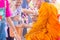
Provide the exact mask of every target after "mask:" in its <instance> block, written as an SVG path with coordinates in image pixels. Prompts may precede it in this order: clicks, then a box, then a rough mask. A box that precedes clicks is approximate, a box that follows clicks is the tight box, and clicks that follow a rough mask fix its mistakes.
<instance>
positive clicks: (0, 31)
mask: <svg viewBox="0 0 60 40" xmlns="http://www.w3.org/2000/svg"><path fill="white" fill-rule="evenodd" d="M0 15H1V16H2V19H1V20H0V40H5V38H6V34H5V22H6V21H5V8H0Z"/></svg>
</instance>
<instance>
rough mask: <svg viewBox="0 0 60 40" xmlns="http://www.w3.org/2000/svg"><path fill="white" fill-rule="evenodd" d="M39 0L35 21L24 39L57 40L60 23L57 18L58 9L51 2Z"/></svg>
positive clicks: (59, 32)
mask: <svg viewBox="0 0 60 40" xmlns="http://www.w3.org/2000/svg"><path fill="white" fill-rule="evenodd" d="M38 1H41V3H40V8H39V10H38V13H39V15H38V18H37V21H36V22H35V23H34V24H33V26H32V29H31V30H30V31H29V33H27V34H26V35H25V38H26V40H57V38H58V37H60V24H59V21H58V18H57V15H58V11H57V9H56V7H55V6H54V5H53V4H50V3H48V2H45V1H44V0H37V2H38Z"/></svg>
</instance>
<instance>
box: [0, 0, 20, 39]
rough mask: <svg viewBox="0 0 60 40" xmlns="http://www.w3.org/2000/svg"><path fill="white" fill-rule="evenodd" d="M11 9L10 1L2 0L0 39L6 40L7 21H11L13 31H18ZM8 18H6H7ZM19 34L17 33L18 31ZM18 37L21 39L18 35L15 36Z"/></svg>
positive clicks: (0, 7)
mask: <svg viewBox="0 0 60 40" xmlns="http://www.w3.org/2000/svg"><path fill="white" fill-rule="evenodd" d="M10 16H11V11H10V8H9V2H8V0H0V17H1V18H0V24H1V25H0V40H6V34H5V22H6V20H7V22H8V23H9V25H10V26H11V27H12V28H13V31H14V32H15V33H16V30H15V27H14V24H13V22H12V20H11V18H10ZM5 18H6V19H5ZM16 35H17V33H16ZM15 37H16V38H17V39H19V37H18V36H15Z"/></svg>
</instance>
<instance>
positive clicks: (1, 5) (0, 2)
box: [0, 0, 4, 8]
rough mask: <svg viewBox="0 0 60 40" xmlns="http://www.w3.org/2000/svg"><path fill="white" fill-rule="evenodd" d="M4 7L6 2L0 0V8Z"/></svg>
mask: <svg viewBox="0 0 60 40" xmlns="http://www.w3.org/2000/svg"><path fill="white" fill-rule="evenodd" d="M2 7H4V0H0V8H2Z"/></svg>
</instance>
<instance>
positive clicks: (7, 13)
mask: <svg viewBox="0 0 60 40" xmlns="http://www.w3.org/2000/svg"><path fill="white" fill-rule="evenodd" d="M4 1H5V0H0V8H3V7H4V6H6V17H10V16H11V11H10V8H9V3H8V0H6V5H5V2H4Z"/></svg>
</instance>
